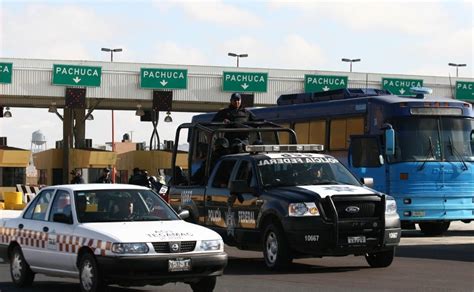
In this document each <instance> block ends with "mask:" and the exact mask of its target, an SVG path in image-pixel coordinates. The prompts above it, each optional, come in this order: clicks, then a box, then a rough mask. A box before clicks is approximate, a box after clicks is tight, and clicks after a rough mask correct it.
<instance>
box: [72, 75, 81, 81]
mask: <svg viewBox="0 0 474 292" xmlns="http://www.w3.org/2000/svg"><path fill="white" fill-rule="evenodd" d="M72 81H74V82H76V83H79V81H81V78H79V77H78V76H76V78H74V79H72Z"/></svg>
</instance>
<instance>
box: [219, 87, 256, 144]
mask: <svg viewBox="0 0 474 292" xmlns="http://www.w3.org/2000/svg"><path fill="white" fill-rule="evenodd" d="M255 120H257V118H256V117H255V115H254V114H253V113H252V112H251V111H249V110H247V109H245V108H244V107H242V97H241V96H240V94H239V93H237V92H235V93H232V95H231V97H230V105H229V107H227V108H224V109H221V110H220V111H218V112H217V113H216V115H215V116H214V118H213V119H212V121H213V122H224V123H225V124H230V123H244V122H251V121H255ZM234 126H235V127H238V126H236V125H228V127H230V128H232V127H234ZM225 137H226V138H227V140H229V141H233V140H234V139H240V140H242V142H243V144H245V145H247V144H248V139H249V136H248V133H226V135H225Z"/></svg>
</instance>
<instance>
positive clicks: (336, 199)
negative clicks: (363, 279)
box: [169, 125, 401, 269]
mask: <svg viewBox="0 0 474 292" xmlns="http://www.w3.org/2000/svg"><path fill="white" fill-rule="evenodd" d="M187 127H191V126H189V125H188V126H187ZM199 127H201V126H199ZM194 128H196V127H194ZM211 132H212V131H211ZM192 136H196V134H194V135H192ZM199 139H200V138H199ZM201 140H202V139H201ZM245 149H246V152H245V153H237V154H228V155H224V156H222V157H220V158H219V159H218V160H217V162H216V163H215V166H214V167H213V168H212V169H211V170H210V171H209V176H208V177H207V178H206V181H205V183H204V184H202V185H198V184H196V183H192V182H191V183H182V182H179V183H178V182H177V181H175V182H174V183H172V184H171V185H170V192H169V199H170V204H171V205H172V206H173V207H174V208H175V209H176V210H188V211H189V212H190V217H189V219H190V220H192V221H193V222H196V223H199V224H201V225H203V226H206V227H209V228H211V229H213V230H215V231H217V232H218V233H219V234H220V235H221V236H222V237H223V238H224V242H225V243H226V244H228V245H231V246H236V247H238V248H240V249H248V250H263V256H264V259H265V264H266V266H267V267H268V268H270V269H280V268H284V267H286V266H288V265H289V264H290V263H291V261H292V259H294V258H299V257H308V256H310V257H311V256H314V257H323V256H345V255H360V256H362V255H363V256H365V258H366V260H367V262H368V264H369V265H370V266H371V267H387V266H389V265H390V264H391V263H392V261H393V258H394V253H395V247H396V246H397V245H398V244H399V242H400V234H401V230H400V219H399V216H398V214H397V206H396V203H395V200H394V199H393V198H392V197H390V196H388V195H385V194H383V193H379V192H377V191H375V190H373V189H371V188H369V187H367V186H365V185H363V184H361V183H360V182H359V181H358V180H357V179H356V178H355V177H354V176H353V175H352V174H351V173H350V172H349V171H348V170H347V169H346V168H345V166H343V165H342V164H341V163H340V162H339V161H338V160H337V159H335V158H334V157H332V156H329V155H324V154H319V153H314V152H315V150H318V151H320V150H322V145H249V146H246V147H245ZM306 150H309V152H306ZM208 160H209V158H208ZM364 180H365V182H366V183H368V184H369V183H370V181H371V179H369V178H367V179H364Z"/></svg>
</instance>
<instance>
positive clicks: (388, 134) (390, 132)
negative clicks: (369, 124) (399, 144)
mask: <svg viewBox="0 0 474 292" xmlns="http://www.w3.org/2000/svg"><path fill="white" fill-rule="evenodd" d="M385 155H395V130H394V129H391V128H390V129H386V130H385Z"/></svg>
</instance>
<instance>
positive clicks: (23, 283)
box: [10, 246, 35, 287]
mask: <svg viewBox="0 0 474 292" xmlns="http://www.w3.org/2000/svg"><path fill="white" fill-rule="evenodd" d="M10 274H11V277H12V281H13V283H14V284H15V285H16V286H17V287H27V286H30V285H31V284H32V283H33V280H34V279H35V274H34V273H33V271H32V270H31V269H30V266H29V265H28V263H27V262H26V260H25V257H24V256H23V252H22V251H21V248H20V247H19V246H15V247H14V248H13V251H12V253H11V258H10Z"/></svg>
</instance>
